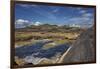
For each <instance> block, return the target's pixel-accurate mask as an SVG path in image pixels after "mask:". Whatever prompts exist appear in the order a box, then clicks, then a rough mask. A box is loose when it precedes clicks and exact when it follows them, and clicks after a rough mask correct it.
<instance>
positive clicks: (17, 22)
mask: <svg viewBox="0 0 100 69" xmlns="http://www.w3.org/2000/svg"><path fill="white" fill-rule="evenodd" d="M28 22H29V21H28V20H24V19H18V20H16V22H15V23H16V24H23V23H28Z"/></svg>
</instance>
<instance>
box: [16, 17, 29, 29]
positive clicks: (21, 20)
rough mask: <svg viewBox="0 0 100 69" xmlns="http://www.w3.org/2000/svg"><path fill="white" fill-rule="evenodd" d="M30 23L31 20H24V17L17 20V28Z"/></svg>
mask: <svg viewBox="0 0 100 69" xmlns="http://www.w3.org/2000/svg"><path fill="white" fill-rule="evenodd" d="M30 24H31V22H29V21H28V20H24V19H18V20H16V21H15V27H16V28H23V27H26V26H29V25H30Z"/></svg>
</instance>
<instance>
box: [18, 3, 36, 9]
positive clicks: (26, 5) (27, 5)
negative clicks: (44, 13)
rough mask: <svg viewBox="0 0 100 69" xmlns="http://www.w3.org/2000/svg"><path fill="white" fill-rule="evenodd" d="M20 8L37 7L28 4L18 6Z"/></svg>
mask: <svg viewBox="0 0 100 69" xmlns="http://www.w3.org/2000/svg"><path fill="white" fill-rule="evenodd" d="M19 5H20V6H21V7H25V8H29V7H36V6H37V5H29V4H19Z"/></svg>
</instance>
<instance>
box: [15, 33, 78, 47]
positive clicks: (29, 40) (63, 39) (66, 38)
mask: <svg viewBox="0 0 100 69" xmlns="http://www.w3.org/2000/svg"><path fill="white" fill-rule="evenodd" d="M78 35H79V34H78V33H61V32H58V33H52V32H47V33H46V32H45V33H43V32H15V45H17V46H24V45H30V44H34V43H35V42H37V41H38V40H42V39H51V40H53V41H54V42H55V43H56V44H63V43H72V42H73V41H74V40H75V39H76V38H77V36H78ZM52 46H54V44H47V45H46V47H47V48H49V47H52Z"/></svg>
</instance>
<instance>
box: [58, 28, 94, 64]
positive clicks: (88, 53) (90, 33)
mask: <svg viewBox="0 0 100 69" xmlns="http://www.w3.org/2000/svg"><path fill="white" fill-rule="evenodd" d="M81 62H95V37H94V30H93V28H91V29H88V30H87V31H85V32H83V33H81V34H80V36H79V37H78V39H77V40H76V42H75V43H74V44H73V45H72V46H71V48H69V51H68V50H67V51H66V52H65V53H64V54H63V56H62V57H61V58H60V61H59V62H58V63H81Z"/></svg>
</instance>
